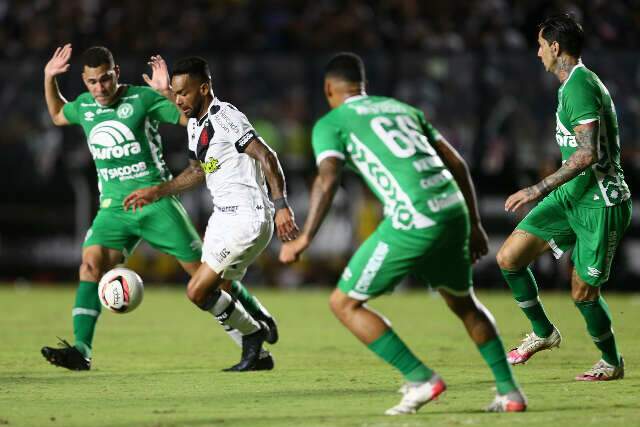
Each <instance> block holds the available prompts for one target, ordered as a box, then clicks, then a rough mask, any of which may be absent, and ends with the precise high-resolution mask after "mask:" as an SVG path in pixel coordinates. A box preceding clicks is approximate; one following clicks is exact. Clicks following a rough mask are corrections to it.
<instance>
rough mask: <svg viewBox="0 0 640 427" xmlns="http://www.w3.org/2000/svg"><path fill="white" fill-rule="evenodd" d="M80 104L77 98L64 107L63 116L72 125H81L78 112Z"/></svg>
mask: <svg viewBox="0 0 640 427" xmlns="http://www.w3.org/2000/svg"><path fill="white" fill-rule="evenodd" d="M79 104H80V102H79V101H78V98H76V99H75V100H74V101H71V102H67V103H66V104H64V105H63V106H62V114H63V115H64V118H65V119H67V121H68V122H69V123H71V124H72V125H77V124H79V123H80V117H79V116H80V113H79V112H78V105H79Z"/></svg>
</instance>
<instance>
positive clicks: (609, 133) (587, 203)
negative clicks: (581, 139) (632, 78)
mask: <svg viewBox="0 0 640 427" xmlns="http://www.w3.org/2000/svg"><path fill="white" fill-rule="evenodd" d="M593 121H598V122H599V124H600V127H599V129H600V130H599V135H598V161H597V163H595V164H594V165H592V166H591V167H590V168H588V169H587V170H585V171H584V172H582V173H581V174H580V175H578V176H577V177H575V178H573V179H572V180H571V181H569V182H567V183H565V184H564V185H562V186H561V187H560V188H558V190H557V191H559V192H560V193H561V194H563V196H565V197H568V198H569V199H570V200H572V201H573V202H574V203H575V204H576V205H578V206H584V207H588V208H600V207H606V206H614V205H617V204H620V203H622V202H623V201H625V200H627V199H629V197H630V196H631V194H630V192H629V187H628V186H627V183H626V182H625V180H624V172H623V171H622V167H621V166H620V136H619V133H618V119H617V117H616V109H615V106H614V105H613V101H612V100H611V95H610V94H609V91H608V90H607V88H606V87H605V86H604V84H602V82H601V81H600V79H599V78H598V76H597V75H596V74H595V73H594V72H592V71H591V70H589V69H587V68H586V67H585V66H584V65H583V64H582V63H581V62H580V63H578V64H577V65H576V66H575V67H574V68H573V69H572V70H571V73H570V74H569V77H568V78H567V80H565V81H564V83H562V85H561V86H560V88H559V89H558V109H557V111H556V142H557V143H558V145H559V146H560V152H561V153H562V161H563V162H565V161H566V160H567V159H568V158H569V157H570V156H571V155H572V154H573V153H574V152H575V151H576V149H577V147H578V144H577V142H576V136H575V132H574V130H573V128H574V127H576V126H578V125H581V124H585V123H589V122H593Z"/></svg>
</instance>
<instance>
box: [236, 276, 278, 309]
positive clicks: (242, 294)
mask: <svg viewBox="0 0 640 427" xmlns="http://www.w3.org/2000/svg"><path fill="white" fill-rule="evenodd" d="M230 294H231V295H232V296H233V297H234V298H236V299H237V300H238V301H240V303H241V304H242V305H243V306H244V309H245V310H247V313H249V314H250V315H251V316H252V317H253V316H254V315H256V314H259V313H263V314H267V315H268V314H269V313H268V312H267V311H266V310H265V308H264V307H263V306H262V304H260V301H258V299H257V298H256V297H254V296H253V295H251V293H249V291H248V290H247V288H245V287H244V286H243V285H242V283H240V282H239V281H238V280H234V281H233V282H231V292H230Z"/></svg>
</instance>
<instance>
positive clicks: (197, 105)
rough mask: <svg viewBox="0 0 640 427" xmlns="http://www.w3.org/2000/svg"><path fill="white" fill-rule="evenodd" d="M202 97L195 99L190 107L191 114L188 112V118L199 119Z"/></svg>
mask: <svg viewBox="0 0 640 427" xmlns="http://www.w3.org/2000/svg"><path fill="white" fill-rule="evenodd" d="M202 103H203V100H202V98H200V99H198V100H196V101H195V102H194V104H193V108H192V109H191V114H189V118H190V119H196V120H197V119H199V118H200V117H199V116H200V112H201V111H202Z"/></svg>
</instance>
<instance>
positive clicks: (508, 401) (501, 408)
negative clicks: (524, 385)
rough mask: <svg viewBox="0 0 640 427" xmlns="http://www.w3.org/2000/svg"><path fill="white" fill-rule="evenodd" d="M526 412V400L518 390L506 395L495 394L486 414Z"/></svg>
mask: <svg viewBox="0 0 640 427" xmlns="http://www.w3.org/2000/svg"><path fill="white" fill-rule="evenodd" d="M526 410H527V398H526V397H525V395H524V394H523V393H522V391H520V390H514V391H511V392H509V393H507V394H497V395H496V397H495V399H493V402H491V405H489V406H488V407H487V409H486V411H487V412H524V411H526Z"/></svg>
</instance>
